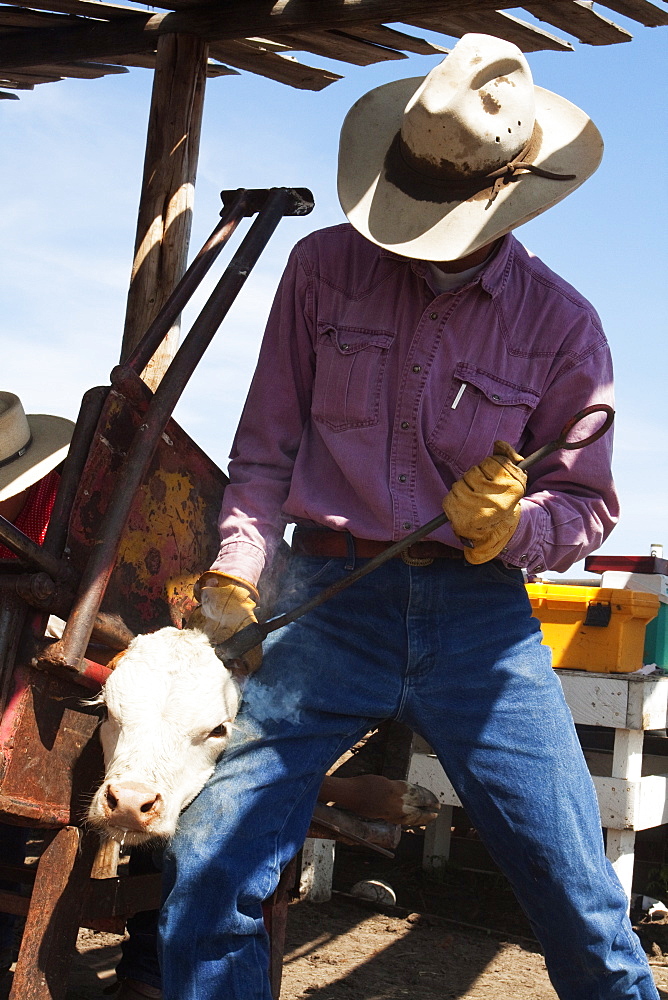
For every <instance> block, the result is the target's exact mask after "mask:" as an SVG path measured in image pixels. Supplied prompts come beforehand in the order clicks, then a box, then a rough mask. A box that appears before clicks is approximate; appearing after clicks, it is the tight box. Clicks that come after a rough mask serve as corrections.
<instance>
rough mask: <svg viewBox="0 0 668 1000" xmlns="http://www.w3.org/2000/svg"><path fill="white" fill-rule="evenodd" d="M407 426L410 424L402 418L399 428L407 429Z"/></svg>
mask: <svg viewBox="0 0 668 1000" xmlns="http://www.w3.org/2000/svg"><path fill="white" fill-rule="evenodd" d="M409 427H410V424H409V423H408V421H407V420H402V421H401V429H402V430H403V431H407V430H408V428H409Z"/></svg>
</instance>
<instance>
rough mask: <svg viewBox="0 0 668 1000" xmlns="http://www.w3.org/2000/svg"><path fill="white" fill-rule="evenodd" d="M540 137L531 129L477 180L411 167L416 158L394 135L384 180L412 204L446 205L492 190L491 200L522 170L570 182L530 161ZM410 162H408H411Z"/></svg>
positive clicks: (569, 177)
mask: <svg viewBox="0 0 668 1000" xmlns="http://www.w3.org/2000/svg"><path fill="white" fill-rule="evenodd" d="M540 137H541V131H540V126H539V125H538V123H536V125H535V126H534V130H533V134H532V136H531V138H530V139H529V141H528V143H527V144H526V146H524V148H523V149H521V150H520V151H519V153H517V154H516V155H515V156H514V157H513V158H512V159H511V160H509V161H508V162H507V163H504V164H503V166H501V167H498V168H497V169H496V170H492V171H490V172H489V173H486V174H481V175H480V176H478V177H471V176H466V177H463V176H461V175H460V176H459V177H457V176H455V175H453V174H450V175H449V176H445V175H444V174H441V176H438V175H437V174H435V173H434V172H433V171H429V172H427V171H422V170H420V169H418V168H417V167H416V166H414V163H415V156H414V155H413V154H412V153H411V152H410V150H409V149H408V147H407V146H406V143H405V142H404V141H403V139H402V137H401V132H400V131H399V132H397V134H396V135H395V137H394V139H393V140H392V143H391V145H390V148H389V149H388V151H387V154H386V156H385V177H386V179H387V180H388V181H389V182H390V183H391V184H394V186H395V187H398V188H399V190H400V191H403V193H404V194H406V195H408V196H409V198H413V199H414V200H415V201H431V202H436V203H439V204H445V203H447V202H452V201H466V199H468V198H472V197H473V196H474V195H476V194H479V193H480V192H481V191H486V190H487V189H488V188H491V189H492V190H491V191H490V196H489V201H490V203H491V202H493V201H494V199H495V198H496V196H497V195H498V193H499V191H500V190H501V188H502V187H503V185H504V184H508V183H509V182H510V181H511V180H512V181H516V180H519V179H520V178H522V177H523V176H526V173H524V172H525V171H526V172H528V173H532V174H535V175H536V176H538V177H546V178H548V179H549V180H553V181H572V180H575V178H576V174H558V173H555V172H554V171H552V170H545V169H544V168H543V167H538V166H536V165H535V164H534V163H532V162H531V160H532V157H533V156H534V155H535V153H536V149H537V147H538V145H539V142H540ZM411 160H412V161H413V162H410V161H411Z"/></svg>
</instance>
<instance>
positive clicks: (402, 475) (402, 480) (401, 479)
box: [399, 473, 408, 483]
mask: <svg viewBox="0 0 668 1000" xmlns="http://www.w3.org/2000/svg"><path fill="white" fill-rule="evenodd" d="M407 479H408V476H404V474H403V473H402V474H401V475H400V476H399V482H400V483H405V482H406V480H407Z"/></svg>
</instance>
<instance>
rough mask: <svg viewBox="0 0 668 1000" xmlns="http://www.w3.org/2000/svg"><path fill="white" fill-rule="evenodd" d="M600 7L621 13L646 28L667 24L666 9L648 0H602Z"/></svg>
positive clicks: (667, 12) (667, 13) (667, 15)
mask: <svg viewBox="0 0 668 1000" xmlns="http://www.w3.org/2000/svg"><path fill="white" fill-rule="evenodd" d="M601 7H608V8H609V9H610V10H614V11H616V12H617V13H618V14H623V15H624V17H630V18H631V20H633V21H639V22H640V24H644V25H645V26H646V27H648V28H659V27H660V26H661V25H662V24H668V11H666V10H663V9H662V8H661V7H657V6H656V4H654V3H649V2H648V0H603V3H601Z"/></svg>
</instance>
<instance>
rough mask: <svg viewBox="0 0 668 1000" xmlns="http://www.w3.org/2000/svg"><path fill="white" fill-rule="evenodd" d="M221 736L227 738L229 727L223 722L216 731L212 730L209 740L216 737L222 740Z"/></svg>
mask: <svg viewBox="0 0 668 1000" xmlns="http://www.w3.org/2000/svg"><path fill="white" fill-rule="evenodd" d="M221 736H227V725H226V724H225V723H224V722H221V724H220V725H219V726H216V727H215V729H212V730H211V732H210V733H209V739H211V738H216V737H217V738H218V739H220V737H221Z"/></svg>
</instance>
